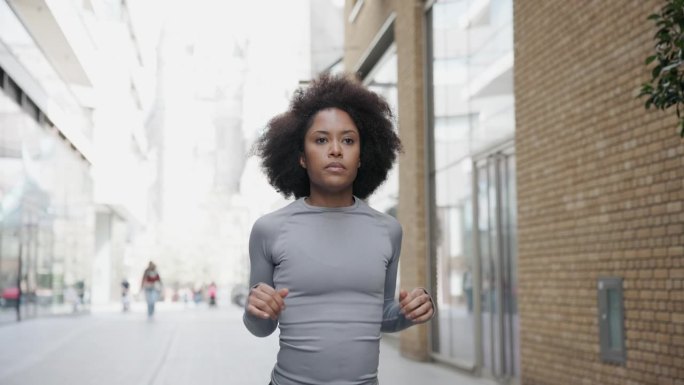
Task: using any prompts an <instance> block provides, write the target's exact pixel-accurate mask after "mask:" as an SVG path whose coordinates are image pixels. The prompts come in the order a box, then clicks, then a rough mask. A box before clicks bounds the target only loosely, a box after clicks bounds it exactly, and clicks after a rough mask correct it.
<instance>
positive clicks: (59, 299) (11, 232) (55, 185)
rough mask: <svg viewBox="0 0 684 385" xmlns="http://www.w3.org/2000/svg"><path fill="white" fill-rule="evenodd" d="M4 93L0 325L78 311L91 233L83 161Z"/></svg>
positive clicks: (32, 110)
mask: <svg viewBox="0 0 684 385" xmlns="http://www.w3.org/2000/svg"><path fill="white" fill-rule="evenodd" d="M10 93H11V94H12V95H8V94H6V93H5V92H0V203H1V204H0V322H3V321H13V320H16V318H17V310H19V314H20V315H21V317H22V318H23V317H32V316H36V315H40V314H43V313H55V312H60V311H72V310H73V305H74V304H76V302H78V305H79V306H82V305H83V304H84V302H85V301H86V299H87V287H86V282H87V277H89V276H90V270H91V269H90V266H89V260H90V257H91V256H92V250H93V247H92V238H93V236H94V231H93V228H92V219H91V216H92V215H94V214H93V212H94V206H93V201H92V181H91V178H90V173H89V164H88V163H87V162H86V161H84V160H83V159H82V158H81V157H80V155H79V154H77V153H76V152H75V151H74V150H73V148H72V147H71V146H70V145H69V144H68V143H67V142H65V141H64V140H63V139H62V138H60V137H59V136H58V135H57V134H55V132H54V131H53V130H50V129H48V128H47V127H44V125H45V123H39V122H38V120H37V119H36V118H37V117H39V116H41V114H40V113H39V111H38V109H37V107H36V106H35V105H34V104H32V103H31V104H27V106H28V108H27V107H26V106H24V108H22V107H20V106H19V105H18V104H17V103H16V99H17V98H16V96H17V95H15V94H18V95H20V96H21V95H23V92H22V91H21V90H20V89H14V88H12V90H11V92H10ZM19 100H21V98H19ZM69 287H71V288H72V289H73V291H74V293H75V294H74V300H73V301H72V303H70V304H65V295H64V294H65V289H67V288H69ZM18 305H20V306H18Z"/></svg>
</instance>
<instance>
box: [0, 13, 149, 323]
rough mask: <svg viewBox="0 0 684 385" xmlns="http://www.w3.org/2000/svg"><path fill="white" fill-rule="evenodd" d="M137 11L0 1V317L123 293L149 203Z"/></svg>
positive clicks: (72, 306)
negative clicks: (137, 233)
mask: <svg viewBox="0 0 684 385" xmlns="http://www.w3.org/2000/svg"><path fill="white" fill-rule="evenodd" d="M144 12H146V10H145V9H143V8H142V7H141V6H127V5H125V4H123V3H121V2H112V1H104V0H103V1H94V0H93V1H61V2H55V1H35V2H33V1H32V2H27V1H13V0H8V1H1V2H0V85H1V86H2V92H0V104H1V105H2V107H0V143H1V145H0V162H1V163H0V200H1V202H2V213H1V214H0V292H1V293H2V295H1V297H0V309H2V310H1V311H0V322H2V321H12V320H15V319H17V318H19V319H20V318H24V317H31V316H37V315H40V314H51V313H60V312H72V311H80V310H84V309H87V308H88V305H89V304H90V303H109V302H110V301H112V300H118V299H119V298H120V284H121V279H122V278H123V277H125V275H126V264H127V263H128V261H127V260H126V255H127V254H128V251H129V249H130V248H131V247H132V243H131V241H132V238H133V234H134V229H135V228H136V227H140V225H141V224H143V223H144V222H145V216H146V210H147V207H146V206H147V201H146V194H145V190H146V188H147V186H146V185H145V184H144V182H143V179H144V177H145V169H146V166H145V165H146V163H147V162H146V157H147V145H146V135H145V130H144V122H145V114H146V111H147V110H148V109H149V106H150V102H151V91H152V90H153V87H152V86H151V85H150V84H149V83H148V82H146V81H145V79H146V78H149V77H147V76H145V75H146V74H145V73H146V71H149V68H150V67H151V66H153V64H154V63H153V62H151V61H149V59H150V57H149V55H147V52H150V50H149V48H150V47H153V45H151V44H154V43H156V42H155V41H154V37H153V36H150V35H149V33H148V32H149V31H150V30H153V28H150V25H149V24H148V25H146V27H145V28H144V29H142V30H141V29H140V23H139V21H140V16H141V14H142V13H144ZM149 20H150V19H149V18H148V19H146V22H147V23H149Z"/></svg>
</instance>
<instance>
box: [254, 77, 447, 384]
mask: <svg viewBox="0 0 684 385" xmlns="http://www.w3.org/2000/svg"><path fill="white" fill-rule="evenodd" d="M392 120H393V117H392V112H391V110H390V107H389V106H388V104H387V102H386V101H385V100H384V99H382V98H381V97H380V96H378V95H377V94H375V93H373V92H371V91H369V90H368V89H367V88H365V87H364V86H363V85H361V84H360V83H359V82H358V81H356V80H352V79H350V78H347V77H344V76H330V75H324V76H322V77H320V78H318V79H316V80H314V81H313V82H312V83H311V84H310V85H309V87H308V88H306V89H303V90H299V91H298V92H297V93H296V94H295V96H294V98H293V100H292V102H291V104H290V108H289V110H288V111H287V112H285V113H284V114H282V115H279V116H276V117H275V118H273V119H272V120H271V121H270V122H269V123H268V127H267V130H266V131H265V132H264V134H263V135H262V136H261V138H260V139H259V141H258V142H257V145H256V151H257V154H258V155H259V156H261V158H262V166H263V169H264V171H265V172H266V174H267V176H268V179H269V182H270V183H271V185H273V186H274V187H275V188H276V190H278V191H279V192H281V193H282V194H283V195H284V196H285V197H290V196H294V197H295V198H296V200H295V201H294V202H293V203H291V204H289V205H288V206H286V207H284V208H282V209H280V210H277V211H275V212H272V213H270V214H267V215H265V216H263V217H261V218H259V219H258V220H257V221H256V223H255V224H254V227H253V228H252V232H251V235H250V240H249V254H250V261H251V272H250V286H251V290H250V293H249V296H248V299H247V303H246V306H245V314H244V317H243V320H244V323H245V325H246V327H247V329H248V330H249V331H250V332H251V333H252V334H254V335H256V336H267V335H270V334H271V333H273V331H274V330H275V329H276V327H278V326H279V327H280V351H279V353H278V358H277V362H276V364H275V367H274V369H273V371H272V373H271V384H273V385H302V384H328V385H341V384H358V385H375V384H377V383H378V382H377V370H378V360H379V347H380V345H379V343H380V338H381V332H396V331H400V330H403V329H405V328H408V327H410V326H412V325H415V324H419V323H423V322H426V321H428V320H430V319H431V318H432V316H433V315H434V312H435V309H434V305H433V301H432V298H431V297H430V295H429V293H428V292H427V290H425V289H423V288H416V289H413V290H411V291H406V290H401V291H400V294H399V299H398V300H397V299H395V297H394V295H395V288H396V278H397V268H398V265H399V254H400V248H401V239H402V229H401V225H400V224H399V222H398V221H397V220H396V219H395V218H394V217H392V216H390V215H387V214H384V213H381V212H378V211H376V210H374V209H372V208H371V207H370V206H368V204H366V203H365V202H364V201H363V200H362V199H366V198H367V197H368V196H369V195H371V194H372V193H373V191H375V189H376V188H377V187H378V186H379V185H380V184H382V183H383V182H384V181H385V179H386V178H387V174H388V172H389V170H390V169H391V168H392V165H393V163H394V161H395V159H396V156H397V154H398V153H399V151H400V150H401V143H400V141H399V138H398V137H397V135H396V134H395V132H394V129H393V122H392Z"/></svg>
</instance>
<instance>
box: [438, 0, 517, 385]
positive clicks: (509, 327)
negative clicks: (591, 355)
mask: <svg viewBox="0 0 684 385" xmlns="http://www.w3.org/2000/svg"><path fill="white" fill-rule="evenodd" d="M427 25H428V41H429V49H428V53H429V61H428V62H429V63H430V66H429V69H428V73H429V82H430V84H429V90H430V95H429V99H430V103H429V108H428V111H429V114H430V116H429V118H430V119H429V121H430V122H431V124H430V127H429V132H430V136H431V137H430V144H431V151H430V185H431V186H432V191H433V194H432V199H433V200H432V207H431V210H430V212H431V213H432V215H431V216H432V219H431V234H432V235H431V239H432V243H433V246H432V265H433V271H434V273H435V276H436V279H435V282H434V288H433V289H434V290H435V293H436V300H437V302H438V307H439V312H438V313H437V314H438V317H437V319H436V320H434V321H433V327H432V350H433V353H434V354H435V355H436V356H437V357H438V358H440V359H443V360H446V361H449V362H452V363H454V364H456V365H458V366H462V367H464V368H479V369H483V371H484V372H485V373H486V374H487V375H490V376H493V377H497V378H511V377H515V376H517V373H518V372H519V371H518V369H517V368H518V363H517V360H518V354H517V349H518V342H517V338H518V323H517V305H516V300H515V296H516V294H515V293H516V290H515V288H516V278H515V277H516V273H515V272H516V262H515V260H516V254H515V250H516V239H517V238H516V234H515V228H516V215H515V207H516V204H515V151H514V148H513V144H512V143H513V142H512V139H513V135H514V132H515V115H514V96H513V3H512V0H437V1H435V2H434V3H433V5H432V6H431V7H430V8H429V9H428V11H427Z"/></svg>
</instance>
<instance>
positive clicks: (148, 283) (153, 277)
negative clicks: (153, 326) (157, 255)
mask: <svg viewBox="0 0 684 385" xmlns="http://www.w3.org/2000/svg"><path fill="white" fill-rule="evenodd" d="M140 289H141V290H144V291H145V301H146V302H147V317H148V318H152V317H154V306H155V304H156V303H157V301H158V300H159V293H160V291H161V289H162V280H161V276H160V275H159V272H158V271H157V265H155V264H154V263H153V262H152V261H150V263H149V264H148V265H147V268H146V269H145V271H144V272H143V276H142V280H141V282H140Z"/></svg>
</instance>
